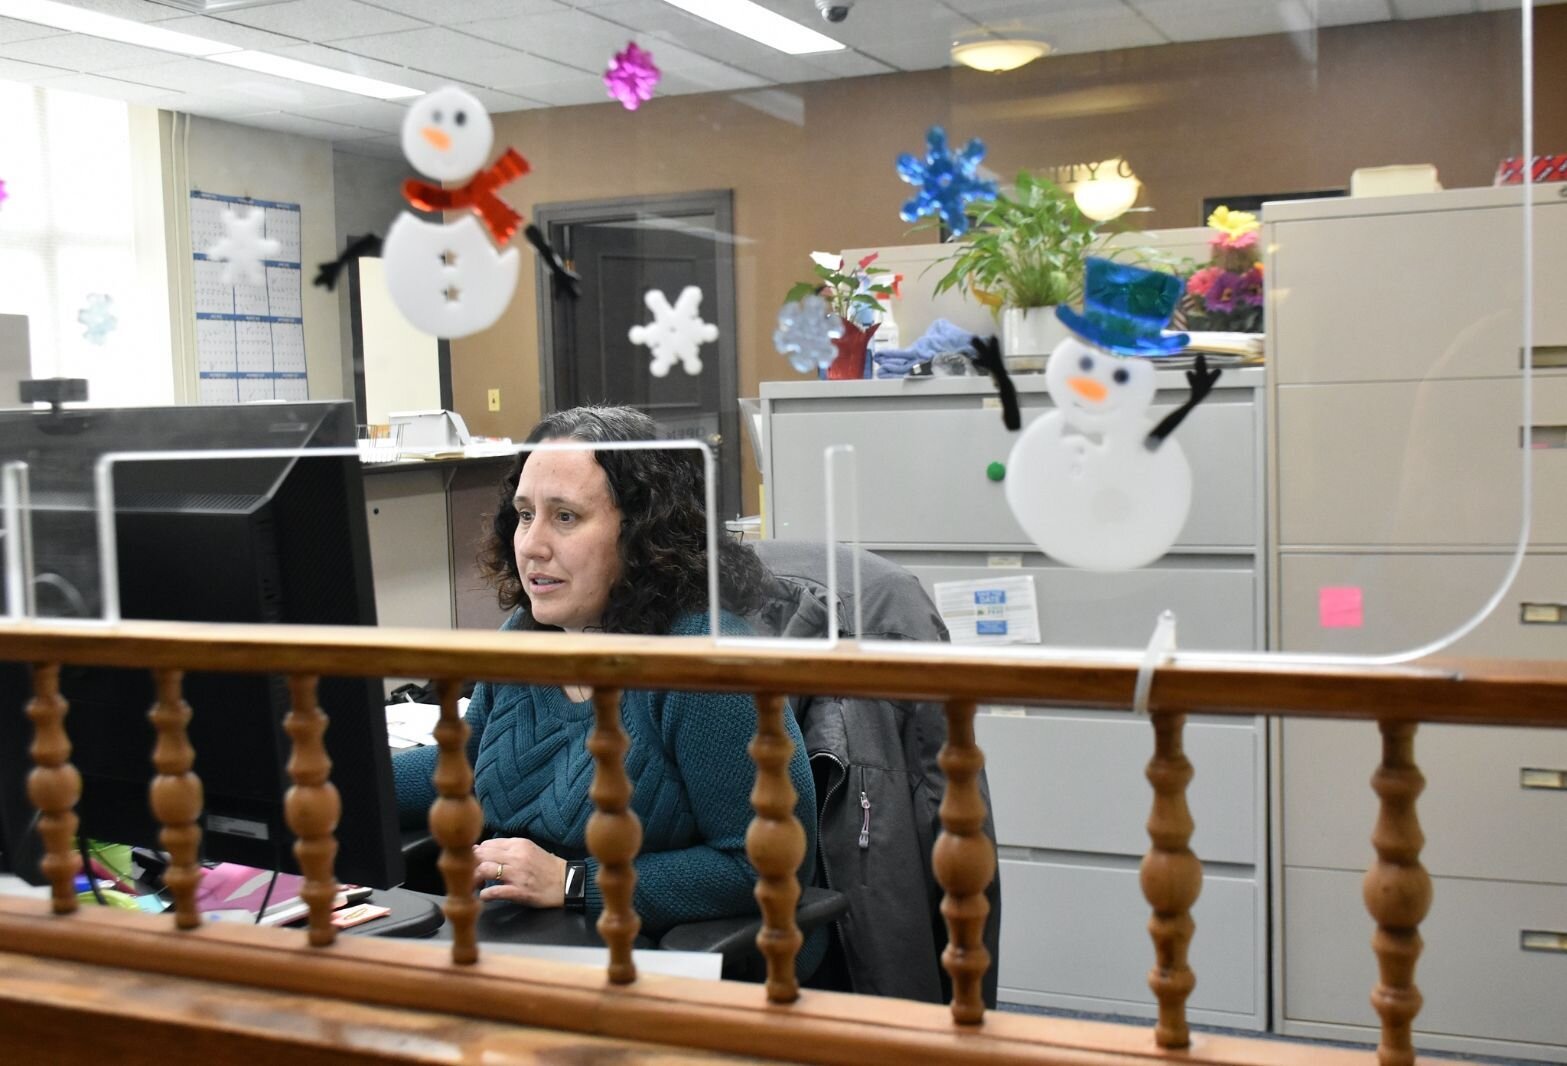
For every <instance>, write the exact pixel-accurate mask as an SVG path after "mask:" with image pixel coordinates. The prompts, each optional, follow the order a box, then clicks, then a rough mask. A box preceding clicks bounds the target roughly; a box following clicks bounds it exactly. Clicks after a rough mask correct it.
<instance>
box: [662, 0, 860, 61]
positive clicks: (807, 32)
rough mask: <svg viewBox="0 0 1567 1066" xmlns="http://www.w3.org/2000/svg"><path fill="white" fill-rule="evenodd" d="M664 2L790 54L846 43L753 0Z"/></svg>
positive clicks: (836, 47) (827, 49)
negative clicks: (785, 16)
mask: <svg viewBox="0 0 1567 1066" xmlns="http://www.w3.org/2000/svg"><path fill="white" fill-rule="evenodd" d="M664 3H666V4H669V5H670V6H671V7H678V8H679V9H680V10H682V11H684V12H686V13H687V14H690V15H695V16H696V17H697V18H700V19H706V20H707V21H709V22H711V23H713V24H715V25H718V26H722V27H723V28H724V29H726V30H731V31H733V32H734V33H738V34H740V35H741V36H742V37H749V38H751V40H753V41H756V42H758V43H760V44H765V45H767V47H769V48H776V49H778V51H780V52H787V53H788V54H789V55H792V56H804V55H812V54H814V53H816V52H840V51H842V50H843V49H844V48H846V47H848V46H847V45H845V44H843V43H842V42H841V41H835V40H833V39H832V38H831V37H828V36H827V35H826V34H824V33H817V32H816V31H815V30H813V29H811V28H810V27H808V26H802V25H800V24H799V23H798V22H795V21H794V20H792V19H786V18H784V17H783V16H782V15H780V14H778V13H777V12H776V11H769V10H767V8H765V7H763V6H762V5H761V4H758V3H755V2H754V0H664Z"/></svg>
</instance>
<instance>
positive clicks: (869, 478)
mask: <svg viewBox="0 0 1567 1066" xmlns="http://www.w3.org/2000/svg"><path fill="white" fill-rule="evenodd" d="M1263 377H1264V375H1263V371H1261V370H1260V369H1246V370H1230V371H1226V373H1225V375H1224V377H1223V378H1222V379H1221V380H1220V382H1219V385H1218V387H1217V388H1216V390H1215V392H1214V394H1213V395H1212V396H1211V397H1210V398H1209V399H1208V400H1207V401H1205V402H1204V403H1203V404H1202V406H1201V407H1199V408H1198V409H1197V410H1196V412H1195V413H1194V414H1193V415H1192V416H1191V417H1190V418H1189V419H1188V421H1187V422H1186V423H1185V424H1184V425H1182V426H1181V428H1180V430H1179V432H1178V434H1177V439H1179V440H1180V441H1181V444H1182V447H1183V448H1184V449H1185V452H1186V455H1187V457H1188V459H1189V460H1190V462H1191V466H1192V475H1193V476H1192V480H1193V484H1194V492H1193V501H1192V510H1191V516H1190V518H1189V519H1188V521H1187V524H1186V527H1185V529H1184V530H1183V532H1182V534H1181V536H1180V538H1179V542H1178V544H1177V546H1176V548H1175V549H1174V550H1173V551H1172V552H1171V553H1170V554H1169V555H1167V556H1165V557H1164V558H1163V559H1160V560H1158V561H1157V562H1155V563H1153V564H1151V565H1149V566H1147V567H1144V568H1143V569H1141V570H1135V571H1130V572H1127V573H1116V574H1095V573H1088V572H1085V571H1081V570H1073V569H1070V568H1067V567H1063V566H1059V565H1057V564H1055V563H1053V562H1051V561H1050V560H1049V559H1048V558H1046V557H1045V556H1044V555H1043V554H1041V553H1040V552H1039V550H1038V549H1037V548H1036V547H1035V546H1034V545H1033V544H1031V543H1030V542H1029V541H1028V539H1027V538H1026V536H1025V535H1024V533H1023V531H1022V529H1021V528H1020V527H1019V526H1018V525H1017V523H1016V522H1015V521H1014V520H1013V518H1012V513H1011V511H1010V510H1009V509H1008V507H1007V504H1006V499H1005V497H1004V494H1003V491H1002V485H1001V484H1000V483H998V482H993V481H990V480H988V479H987V477H986V467H987V465H988V464H989V463H991V462H992V461H1000V462H1003V463H1004V462H1005V461H1006V460H1007V457H1008V453H1009V452H1010V450H1011V447H1012V443H1013V441H1014V440H1015V437H1016V435H1015V434H1012V433H1009V432H1008V431H1007V430H1006V428H1005V427H1004V426H1003V425H1002V424H1001V412H1000V410H999V407H998V405H997V404H996V399H995V388H994V386H993V385H991V383H990V381H989V380H988V379H980V378H937V379H922V380H921V379H915V380H889V381H845V382H823V381H800V382H771V383H766V384H763V386H762V397H761V402H762V412H763V429H762V436H763V449H762V450H763V453H764V458H763V469H764V492H765V495H766V513H767V531H766V532H767V535H768V536H769V537H778V538H785V539H793V540H820V539H821V538H823V537H824V536H825V533H826V528H825V503H824V491H823V473H822V470H823V459H822V454H823V449H824V448H826V447H827V446H828V445H833V444H852V445H853V446H854V449H855V455H856V458H857V460H858V466H859V471H858V486H859V496H858V506H859V513H860V519H861V537H862V541H863V543H864V545H865V547H867V548H869V549H871V550H873V551H876V552H878V553H880V554H882V555H885V556H886V557H887V558H889V559H891V560H893V561H895V562H897V563H899V564H901V565H903V566H905V567H907V568H908V569H909V570H911V571H912V572H913V573H915V574H916V575H918V577H919V578H920V580H921V581H922V582H924V583H925V585H926V587H927V589H928V588H929V587H930V586H931V585H932V584H933V583H935V582H939V581H959V580H971V579H979V578H984V577H986V576H996V575H1003V576H1007V575H1020V574H1027V575H1031V576H1032V577H1033V578H1034V586H1035V592H1036V597H1037V602H1038V616H1039V618H1038V620H1039V628H1040V633H1041V635H1042V638H1043V642H1044V643H1045V644H1047V645H1051V646H1056V647H1061V646H1076V647H1116V648H1129V647H1140V646H1142V645H1145V644H1146V643H1147V641H1148V638H1149V636H1150V634H1151V633H1152V632H1153V628H1154V624H1155V621H1156V619H1157V617H1158V615H1159V613H1160V611H1162V610H1164V609H1165V608H1171V609H1173V610H1174V611H1175V612H1176V615H1177V617H1178V619H1179V635H1180V642H1181V646H1182V647H1185V648H1204V649H1227V650H1238V649H1248V650H1250V649H1256V648H1260V647H1261V646H1262V640H1263V634H1264V631H1265V626H1264V618H1263V614H1264V599H1263V593H1264V580H1263V563H1264V559H1265V555H1264V550H1263V547H1262V545H1263V537H1262V529H1263V502H1264V487H1263V484H1262V473H1261V472H1262V463H1261V461H1260V460H1261V456H1262V454H1263V447H1264V436H1263V417H1262V416H1263V403H1262V389H1263ZM1013 380H1014V381H1015V382H1016V384H1017V388H1018V393H1019V399H1020V402H1021V405H1022V408H1023V417H1024V421H1025V424H1026V422H1027V421H1028V420H1030V419H1032V418H1035V417H1038V416H1039V415H1040V414H1041V413H1043V412H1044V411H1045V410H1047V409H1048V408H1049V406H1050V398H1049V395H1048V394H1047V393H1046V391H1045V384H1044V378H1043V375H1018V376H1015V377H1014V379H1013ZM1159 386H1160V392H1159V393H1158V395H1157V397H1156V399H1155V404H1154V406H1155V414H1154V417H1155V418H1158V417H1162V415H1163V414H1164V412H1166V411H1168V410H1170V409H1171V408H1173V407H1175V406H1177V405H1179V404H1180V403H1181V402H1182V401H1183V400H1184V399H1185V397H1186V382H1185V379H1184V376H1183V374H1182V373H1181V372H1180V371H1165V372H1161V375H1160V379H1159ZM839 501H840V507H842V506H843V504H844V503H846V502H847V495H846V494H844V495H841V496H840V497H839ZM840 536H841V537H842V538H843V539H847V537H848V534H847V531H846V530H845V531H843V532H841V533H840ZM843 580H845V581H847V580H848V575H844V577H843ZM1130 695H1131V694H1130V693H1128V697H1130ZM977 733H978V737H979V741H980V744H981V746H982V747H983V748H984V750H985V753H986V754H985V757H986V760H987V767H988V773H989V777H990V788H991V796H992V800H993V803H994V807H995V816H996V829H997V835H998V837H999V845H1000V856H999V857H1000V861H1001V892H1002V927H1001V958H1000V974H999V976H1000V985H1001V999H1002V1000H1003V1001H1005V1002H1012V1003H1027V1004H1034V1005H1040V1006H1052V1007H1062V1008H1069V1009H1077V1010H1086V1011H1101V1012H1106V1013H1118V1014H1132V1015H1140V1016H1152V1015H1153V1013H1154V1001H1153V996H1152V994H1151V993H1150V992H1149V991H1148V983H1147V974H1148V970H1149V968H1150V967H1151V966H1152V964H1153V947H1152V944H1151V942H1150V940H1149V937H1148V932H1147V923H1148V916H1149V908H1148V904H1147V902H1146V901H1145V900H1144V899H1143V896H1142V890H1141V888H1140V886H1139V881H1138V873H1137V867H1138V863H1139V861H1140V860H1141V857H1142V855H1143V853H1144V852H1145V851H1146V850H1147V847H1148V835H1147V831H1146V829H1145V828H1144V823H1145V822H1146V821H1147V819H1148V812H1149V807H1150V805H1151V802H1152V792H1151V790H1150V788H1149V786H1148V783H1147V780H1146V779H1145V778H1144V776H1143V771H1144V768H1145V767H1146V765H1147V762H1148V758H1149V756H1150V755H1151V754H1152V750H1153V738H1152V731H1151V729H1150V728H1149V725H1148V723H1147V722H1146V721H1143V720H1139V719H1137V718H1134V717H1133V716H1132V715H1131V714H1129V713H1116V712H1102V711H1087V710H1073V709H1065V708H1028V709H1026V710H1025V709H1023V708H985V709H982V713H981V715H980V717H979V721H978V723H977ZM1186 747H1187V751H1188V753H1189V755H1190V757H1191V760H1192V763H1193V765H1194V766H1195V768H1196V771H1197V774H1196V778H1195V779H1194V781H1193V782H1192V786H1191V793H1190V803H1191V807H1192V811H1193V815H1194V817H1195V819H1196V824H1197V828H1196V833H1195V835H1194V837H1193V840H1192V846H1193V849H1194V850H1195V851H1196V853H1197V855H1198V856H1199V858H1201V859H1202V860H1203V864H1204V872H1205V879H1204V884H1203V890H1202V896H1201V897H1200V898H1199V900H1198V902H1197V905H1196V908H1195V912H1194V917H1195V919H1196V922H1197V934H1196V938H1195V940H1194V941H1193V944H1192V949H1191V959H1192V967H1193V969H1194V970H1195V971H1196V974H1197V988H1196V991H1195V992H1194V993H1193V995H1192V998H1191V1000H1190V1006H1191V1017H1192V1018H1193V1019H1194V1020H1197V1021H1203V1022H1210V1023H1213V1024H1218V1025H1227V1026H1233V1027H1240V1028H1254V1029H1260V1028H1263V1027H1265V1026H1266V1024H1267V1001H1266V997H1267V981H1266V973H1267V970H1266V958H1267V913H1266V906H1267V899H1268V891H1267V862H1266V859H1265V856H1266V855H1267V847H1266V840H1265V834H1266V831H1267V818H1266V816H1265V812H1266V809H1267V808H1266V805H1265V802H1264V801H1265V791H1266V790H1265V780H1266V765H1267V757H1266V731H1265V729H1264V727H1263V726H1262V724H1261V723H1260V722H1258V721H1253V720H1238V719H1234V718H1229V719H1223V718H1215V717H1206V718H1205V717H1203V716H1193V718H1192V719H1190V723H1189V725H1188V727H1187V731H1186Z"/></svg>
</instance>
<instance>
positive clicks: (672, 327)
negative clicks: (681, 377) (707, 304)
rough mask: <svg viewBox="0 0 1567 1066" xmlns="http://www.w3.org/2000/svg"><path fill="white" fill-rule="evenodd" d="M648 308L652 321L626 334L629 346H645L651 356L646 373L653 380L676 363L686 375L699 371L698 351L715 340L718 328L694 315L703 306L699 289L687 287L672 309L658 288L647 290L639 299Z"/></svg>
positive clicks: (667, 299) (663, 374)
mask: <svg viewBox="0 0 1567 1066" xmlns="http://www.w3.org/2000/svg"><path fill="white" fill-rule="evenodd" d="M642 302H643V303H645V304H647V309H648V310H649V311H651V312H653V322H652V324H650V325H646V326H632V327H631V330H630V332H629V333H628V334H627V336H628V337H630V338H631V343H632V344H645V345H647V346H648V348H649V349H650V350H651V351H652V353H653V362H652V364H651V365H650V366H649V367H648V371H649V372H650V373H651V374H652V375H653V376H654V377H656V378H661V377H664V376H666V375H667V374H668V373H669V368H670V367H672V366H674V365H675V363H676V362H679V363H680V365H681V366H683V367H685V371H686V373H687V374H700V373H701V372H702V357H701V355H700V354H698V349H700V348H701V347H702V345H704V344H711V343H712V342H713V341H716V340H717V339H718V327H717V326H715V325H713V324H712V323H711V322H703V321H702V316H701V315H699V314H698V313H697V311H698V309H699V308H700V307H701V306H702V290H701V289H699V288H697V287H696V286H695V285H687V286H686V287H685V288H683V289H681V290H680V295H679V297H677V298H676V300H675V305H674V306H673V307H671V306H669V298H668V297H667V296H665V295H664V294H663V293H662V292H660V291H659V290H658V289H649V290H648V291H647V294H646V295H644V296H643V297H642Z"/></svg>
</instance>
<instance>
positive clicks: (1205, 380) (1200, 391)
mask: <svg viewBox="0 0 1567 1066" xmlns="http://www.w3.org/2000/svg"><path fill="white" fill-rule="evenodd" d="M1223 373H1224V371H1222V370H1220V369H1219V368H1218V367H1214V369H1213V370H1211V371H1210V370H1209V369H1208V360H1207V358H1206V357H1204V356H1203V354H1202V353H1201V352H1199V353H1198V354H1197V365H1196V366H1195V367H1194V368H1193V369H1191V370H1188V371H1187V372H1186V382H1187V384H1189V385H1190V386H1191V387H1192V394H1191V395H1190V396H1189V397H1187V399H1186V402H1185V403H1183V404H1181V406H1179V407H1177V408H1176V409H1175V410H1173V411H1171V412H1170V413H1169V414H1167V415H1165V416H1164V418H1163V419H1161V420H1160V422H1159V424H1158V425H1157V426H1155V427H1153V429H1152V430H1151V431H1150V432H1149V434H1148V436H1147V437H1145V438H1143V447H1144V448H1147V449H1148V450H1149V451H1151V452H1154V451H1158V450H1159V445H1161V444H1163V443H1164V440H1165V438H1166V437H1168V436H1169V435H1170V434H1171V433H1174V432H1175V427H1177V426H1179V425H1180V424H1181V423H1182V422H1184V421H1185V420H1186V416H1187V415H1189V414H1191V413H1192V411H1193V410H1195V409H1196V407H1197V405H1198V404H1200V403H1202V402H1203V400H1205V399H1207V398H1208V394H1209V393H1210V392H1212V391H1213V386H1214V383H1215V382H1217V381H1218V380H1219V376H1220V375H1221V374H1223Z"/></svg>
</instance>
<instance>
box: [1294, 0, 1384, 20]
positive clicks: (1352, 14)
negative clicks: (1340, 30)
mask: <svg viewBox="0 0 1567 1066" xmlns="http://www.w3.org/2000/svg"><path fill="white" fill-rule="evenodd" d="M1313 6H1314V7H1315V9H1316V13H1317V25H1319V26H1352V25H1355V24H1356V23H1361V22H1386V21H1387V20H1388V19H1390V18H1392V17H1393V14H1392V8H1391V7H1390V6H1389V3H1388V0H1316V2H1315V4H1314V5H1313Z"/></svg>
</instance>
